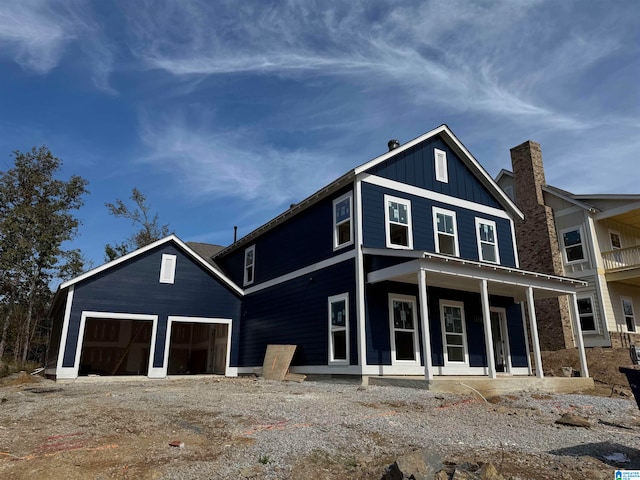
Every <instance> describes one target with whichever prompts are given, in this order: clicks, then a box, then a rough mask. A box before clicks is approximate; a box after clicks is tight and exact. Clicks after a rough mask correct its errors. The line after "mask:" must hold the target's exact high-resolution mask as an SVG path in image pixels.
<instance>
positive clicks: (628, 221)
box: [610, 207, 640, 230]
mask: <svg viewBox="0 0 640 480" xmlns="http://www.w3.org/2000/svg"><path fill="white" fill-rule="evenodd" d="M610 218H611V220H615V221H616V222H620V223H622V224H624V225H629V226H630V227H633V228H637V229H639V230H640V207H639V208H635V209H634V210H630V211H628V212H624V213H621V214H619V215H615V216H612V217H610Z"/></svg>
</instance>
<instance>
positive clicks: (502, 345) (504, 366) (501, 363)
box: [489, 308, 509, 372]
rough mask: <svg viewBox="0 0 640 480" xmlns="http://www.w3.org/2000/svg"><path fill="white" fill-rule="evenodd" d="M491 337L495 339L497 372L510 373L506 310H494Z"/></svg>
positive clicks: (494, 356) (491, 316)
mask: <svg viewBox="0 0 640 480" xmlns="http://www.w3.org/2000/svg"><path fill="white" fill-rule="evenodd" d="M489 315H490V318H491V335H492V337H493V360H494V362H495V365H496V371H497V372H508V371H509V344H508V342H507V338H508V336H507V322H506V314H505V311H504V309H498V308H492V309H491V312H490V314H489Z"/></svg>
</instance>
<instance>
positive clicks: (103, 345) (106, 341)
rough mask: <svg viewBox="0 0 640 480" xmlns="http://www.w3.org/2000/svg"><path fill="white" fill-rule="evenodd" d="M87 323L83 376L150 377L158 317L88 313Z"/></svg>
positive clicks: (82, 344) (82, 346) (82, 348)
mask: <svg viewBox="0 0 640 480" xmlns="http://www.w3.org/2000/svg"><path fill="white" fill-rule="evenodd" d="M114 317H115V318H114ZM83 322H84V328H82V326H81V331H82V335H81V337H80V342H79V345H80V367H79V370H78V375H79V376H90V375H100V376H115V375H145V376H146V375H148V374H149V365H151V362H152V358H153V357H152V356H151V353H152V350H153V349H152V342H151V338H152V336H153V333H154V332H155V330H156V326H157V323H158V319H157V317H155V316H147V315H130V316H126V315H119V316H116V315H111V314H108V313H107V314H104V313H100V312H84V314H83Z"/></svg>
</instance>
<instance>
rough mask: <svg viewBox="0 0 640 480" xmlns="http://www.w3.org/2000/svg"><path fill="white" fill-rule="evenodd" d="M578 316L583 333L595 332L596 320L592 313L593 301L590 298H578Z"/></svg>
mask: <svg viewBox="0 0 640 480" xmlns="http://www.w3.org/2000/svg"><path fill="white" fill-rule="evenodd" d="M578 316H579V317H580V328H582V331H583V332H595V331H596V318H595V314H594V313H593V299H592V298H591V297H584V298H578Z"/></svg>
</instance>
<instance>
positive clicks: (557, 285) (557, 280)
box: [367, 252, 587, 294]
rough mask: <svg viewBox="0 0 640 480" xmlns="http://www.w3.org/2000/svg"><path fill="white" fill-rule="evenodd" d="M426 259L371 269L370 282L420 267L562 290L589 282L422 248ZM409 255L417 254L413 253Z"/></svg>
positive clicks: (549, 289) (467, 276)
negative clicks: (450, 255) (435, 252)
mask: <svg viewBox="0 0 640 480" xmlns="http://www.w3.org/2000/svg"><path fill="white" fill-rule="evenodd" d="M423 256H424V259H422V260H418V259H414V260H412V261H408V262H405V263H401V264H398V265H393V266H391V267H387V268H383V269H380V270H376V271H373V272H370V273H369V274H368V275H367V282H369V283H376V282H381V281H384V280H390V279H392V278H395V277H398V276H404V275H409V274H411V273H414V272H417V271H418V270H419V269H422V270H425V271H427V272H434V273H441V274H445V275H454V276H461V277H466V278H473V279H477V280H483V279H484V280H488V281H492V282H497V283H504V284H509V285H515V286H521V287H533V288H536V289H539V290H547V291H554V292H561V293H566V294H568V293H575V292H576V289H577V288H578V287H585V286H587V282H584V281H582V280H577V279H573V278H568V277H559V276H555V275H547V274H543V273H536V272H529V271H526V270H520V269H517V268H510V267H503V266H500V265H494V264H484V263H480V262H475V261H472V260H463V259H458V258H453V257H447V256H445V255H438V254H431V253H426V252H423ZM408 258H415V256H414V255H412V256H411V257H408Z"/></svg>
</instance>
